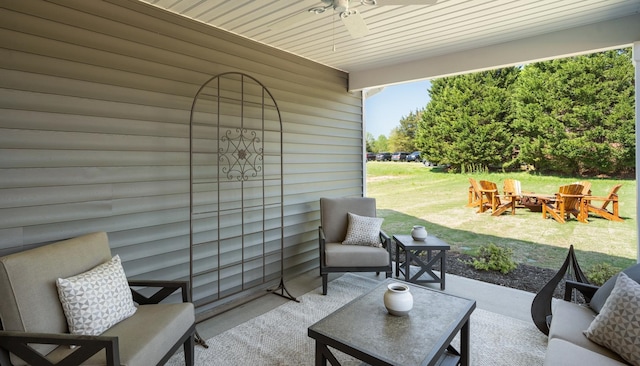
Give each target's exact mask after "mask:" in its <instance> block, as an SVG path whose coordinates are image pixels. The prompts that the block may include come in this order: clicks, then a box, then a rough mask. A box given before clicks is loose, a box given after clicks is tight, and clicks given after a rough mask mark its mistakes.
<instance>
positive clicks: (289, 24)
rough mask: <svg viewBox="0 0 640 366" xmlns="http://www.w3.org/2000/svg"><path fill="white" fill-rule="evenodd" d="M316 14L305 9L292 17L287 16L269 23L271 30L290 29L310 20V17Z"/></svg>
mask: <svg viewBox="0 0 640 366" xmlns="http://www.w3.org/2000/svg"><path fill="white" fill-rule="evenodd" d="M313 16H314V14H313V13H310V12H308V11H303V12H300V13H297V14H294V15H292V16H290V17H286V18H284V19H282V20H278V21H276V22H273V23H271V24H269V25H268V28H269V30H281V29H289V28H293V27H295V26H296V25H299V24H302V23H305V22H308V21H309V18H310V17H313Z"/></svg>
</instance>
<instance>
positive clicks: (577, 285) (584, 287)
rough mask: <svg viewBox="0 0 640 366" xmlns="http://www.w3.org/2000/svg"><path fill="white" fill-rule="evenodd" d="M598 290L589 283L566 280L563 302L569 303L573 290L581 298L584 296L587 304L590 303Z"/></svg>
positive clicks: (597, 287)
mask: <svg viewBox="0 0 640 366" xmlns="http://www.w3.org/2000/svg"><path fill="white" fill-rule="evenodd" d="M599 288H600V287H599V286H596V285H592V284H589V283H582V282H578V281H572V280H567V281H566V282H565V285H564V300H565V301H571V293H572V292H573V290H574V289H575V290H578V291H579V292H580V293H581V294H582V296H584V298H585V300H587V302H591V298H592V297H593V295H594V294H595V293H596V291H597V290H598V289H599Z"/></svg>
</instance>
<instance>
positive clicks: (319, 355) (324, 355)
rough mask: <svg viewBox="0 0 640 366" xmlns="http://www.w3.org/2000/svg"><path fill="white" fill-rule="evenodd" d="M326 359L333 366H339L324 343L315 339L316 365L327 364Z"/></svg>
mask: <svg viewBox="0 0 640 366" xmlns="http://www.w3.org/2000/svg"><path fill="white" fill-rule="evenodd" d="M327 361H329V363H330V364H331V365H333V366H340V362H338V359H337V358H336V357H335V356H334V355H333V353H331V350H330V349H329V347H327V345H326V344H323V343H320V342H318V340H316V366H327Z"/></svg>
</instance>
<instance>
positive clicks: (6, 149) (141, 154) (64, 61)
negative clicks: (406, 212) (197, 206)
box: [0, 0, 363, 279]
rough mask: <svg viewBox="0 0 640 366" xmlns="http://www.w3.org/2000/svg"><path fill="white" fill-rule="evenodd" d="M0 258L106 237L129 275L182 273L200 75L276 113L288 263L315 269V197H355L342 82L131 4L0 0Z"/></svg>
mask: <svg viewBox="0 0 640 366" xmlns="http://www.w3.org/2000/svg"><path fill="white" fill-rule="evenodd" d="M0 40H1V41H0V42H1V43H0V255H4V254H8V253H12V252H16V251H21V250H25V249H28V248H30V247H34V246H38V245H42V244H43V243H48V242H52V241H57V240H61V239H65V238H69V237H73V236H77V235H81V234H84V233H88V232H93V231H100V230H104V231H107V232H108V233H109V238H110V242H111V246H112V249H113V252H114V253H118V254H120V256H121V257H122V258H123V260H124V265H125V270H126V272H127V275H128V276H129V277H138V278H157V279H178V278H187V277H188V274H189V263H188V261H189V251H188V246H189V236H188V234H189V139H188V136H189V129H188V125H189V111H190V108H191V102H192V100H193V97H194V95H195V93H196V92H197V90H198V88H199V87H200V85H201V84H202V83H204V82H205V81H206V80H208V79H209V78H210V77H211V76H213V75H216V74H219V73H223V72H229V71H236V72H242V73H246V74H248V75H251V76H252V77H254V78H256V79H257V80H259V81H260V82H261V83H263V84H264V85H265V86H266V87H267V88H268V89H269V90H270V91H271V93H272V94H273V96H274V98H275V99H276V101H277V103H278V106H279V107H280V111H281V113H282V121H283V132H284V137H283V145H284V146H283V149H284V151H283V159H284V214H285V217H284V223H285V227H284V236H285V237H284V242H285V268H286V271H287V273H288V274H289V275H292V274H296V273H300V272H302V271H305V270H308V269H311V268H313V267H316V266H317V265H318V263H317V255H318V254H317V227H318V225H319V214H318V209H319V207H318V200H319V198H320V197H322V196H334V197H335V196H359V195H361V194H362V191H363V178H362V177H363V172H362V169H363V164H362V108H361V98H360V95H359V94H358V95H353V94H350V93H348V92H347V75H346V74H345V73H343V72H340V71H337V70H334V69H331V68H327V67H325V66H322V65H319V64H315V63H312V62H310V61H308V60H305V59H301V58H298V57H295V56H293V55H289V54H286V53H283V52H281V51H278V50H274V49H271V48H268V47H266V46H264V45H261V44H257V43H254V42H251V41H249V40H245V39H242V38H240V37H237V36H235V35H232V34H228V33H225V32H222V31H220V30H217V29H213V28H210V27H207V26H205V25H203V24H200V23H196V22H193V21H190V20H187V19H184V18H181V17H179V16H177V15H175V14H170V13H167V12H164V11H162V10H159V9H156V8H154V7H151V6H149V5H146V4H144V3H141V2H138V1H130V0H108V1H86V0H59V1H58V0H54V1H38V0H21V1H5V2H3V3H2V6H1V7H0Z"/></svg>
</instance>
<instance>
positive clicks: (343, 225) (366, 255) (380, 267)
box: [318, 197, 392, 295]
mask: <svg viewBox="0 0 640 366" xmlns="http://www.w3.org/2000/svg"><path fill="white" fill-rule="evenodd" d="M349 213H351V214H355V215H359V216H366V217H371V218H375V217H376V200H375V199H374V198H367V197H348V198H320V227H319V228H318V231H319V247H320V275H321V276H322V293H323V295H326V294H327V282H328V274H329V273H335V272H376V273H378V274H379V273H380V272H385V273H386V276H387V277H391V271H392V270H391V252H390V249H391V239H390V238H389V236H388V235H387V234H385V233H384V232H383V231H382V230H379V231H378V232H377V233H374V234H375V235H376V236H377V239H378V240H379V247H376V246H371V245H362V243H354V244H355V245H347V244H342V243H343V241H345V238H346V237H347V230H348V229H349V220H350V219H349ZM374 244H375V243H374Z"/></svg>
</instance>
